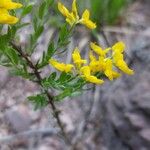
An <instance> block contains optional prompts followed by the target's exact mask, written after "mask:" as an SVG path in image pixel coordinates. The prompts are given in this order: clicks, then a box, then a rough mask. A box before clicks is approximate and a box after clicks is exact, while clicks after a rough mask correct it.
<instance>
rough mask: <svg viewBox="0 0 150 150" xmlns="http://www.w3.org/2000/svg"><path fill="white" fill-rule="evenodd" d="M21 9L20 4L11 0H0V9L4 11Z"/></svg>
mask: <svg viewBox="0 0 150 150" xmlns="http://www.w3.org/2000/svg"><path fill="white" fill-rule="evenodd" d="M20 7H22V4H21V3H15V2H12V1H11V0H0V8H5V9H16V8H20Z"/></svg>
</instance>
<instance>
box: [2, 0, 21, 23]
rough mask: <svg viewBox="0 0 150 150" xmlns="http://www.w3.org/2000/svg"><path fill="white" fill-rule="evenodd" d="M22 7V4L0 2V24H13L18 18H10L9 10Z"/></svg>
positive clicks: (7, 0) (8, 0)
mask: <svg viewBox="0 0 150 150" xmlns="http://www.w3.org/2000/svg"><path fill="white" fill-rule="evenodd" d="M20 7H22V4H20V3H15V2H12V1H11V0H0V24H15V23H16V22H17V21H18V18H16V17H14V16H11V15H10V14H9V12H8V11H9V10H12V9H17V8H20Z"/></svg>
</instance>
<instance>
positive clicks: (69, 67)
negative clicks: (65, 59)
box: [49, 59, 74, 73]
mask: <svg viewBox="0 0 150 150" xmlns="http://www.w3.org/2000/svg"><path fill="white" fill-rule="evenodd" d="M49 64H51V65H52V66H53V67H54V68H56V69H57V70H59V71H61V72H63V71H64V72H66V73H68V72H71V71H72V68H73V67H74V66H73V65H72V64H64V63H59V62H58V61H57V60H55V59H50V60H49Z"/></svg>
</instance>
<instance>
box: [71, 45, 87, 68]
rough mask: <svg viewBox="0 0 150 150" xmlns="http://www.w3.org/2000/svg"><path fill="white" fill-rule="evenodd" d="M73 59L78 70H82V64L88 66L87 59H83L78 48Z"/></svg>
mask: <svg viewBox="0 0 150 150" xmlns="http://www.w3.org/2000/svg"><path fill="white" fill-rule="evenodd" d="M72 59H73V62H74V64H75V65H76V66H77V68H80V67H81V65H82V64H86V63H87V61H86V60H85V59H81V56H80V53H79V49H78V48H77V47H76V48H75V50H74V52H73V53H72Z"/></svg>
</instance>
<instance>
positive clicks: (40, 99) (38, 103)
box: [28, 94, 48, 110]
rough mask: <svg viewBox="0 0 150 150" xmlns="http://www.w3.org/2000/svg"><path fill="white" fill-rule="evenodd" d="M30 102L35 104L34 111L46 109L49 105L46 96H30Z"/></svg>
mask: <svg viewBox="0 0 150 150" xmlns="http://www.w3.org/2000/svg"><path fill="white" fill-rule="evenodd" d="M28 100H29V101H30V102H32V103H33V104H34V109H35V110H37V109H39V108H42V107H45V106H46V105H47V104H48V101H47V98H46V96H45V95H44V94H38V95H35V96H29V97H28Z"/></svg>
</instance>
